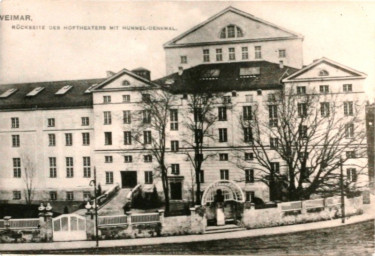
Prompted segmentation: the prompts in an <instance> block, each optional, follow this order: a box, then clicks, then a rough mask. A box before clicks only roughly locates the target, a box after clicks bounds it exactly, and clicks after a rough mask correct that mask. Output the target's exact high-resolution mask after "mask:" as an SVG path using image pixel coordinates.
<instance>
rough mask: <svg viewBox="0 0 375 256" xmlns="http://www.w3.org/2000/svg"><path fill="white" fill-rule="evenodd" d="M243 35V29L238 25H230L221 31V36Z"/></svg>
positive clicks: (233, 36)
mask: <svg viewBox="0 0 375 256" xmlns="http://www.w3.org/2000/svg"><path fill="white" fill-rule="evenodd" d="M235 37H243V33H242V29H241V28H239V27H237V26H236V25H228V26H226V27H225V28H223V29H222V30H221V32H220V38H235Z"/></svg>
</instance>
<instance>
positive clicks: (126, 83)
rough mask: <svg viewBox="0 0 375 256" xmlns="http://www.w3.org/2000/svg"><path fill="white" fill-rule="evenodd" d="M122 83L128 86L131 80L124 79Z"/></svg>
mask: <svg viewBox="0 0 375 256" xmlns="http://www.w3.org/2000/svg"><path fill="white" fill-rule="evenodd" d="M122 85H123V86H128V85H130V82H129V81H128V80H124V81H122Z"/></svg>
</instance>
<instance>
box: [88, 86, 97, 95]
mask: <svg viewBox="0 0 375 256" xmlns="http://www.w3.org/2000/svg"><path fill="white" fill-rule="evenodd" d="M96 85H97V84H93V85H91V86H90V87H89V88H87V89H86V91H85V93H91V91H92V89H94V88H95V86H96Z"/></svg>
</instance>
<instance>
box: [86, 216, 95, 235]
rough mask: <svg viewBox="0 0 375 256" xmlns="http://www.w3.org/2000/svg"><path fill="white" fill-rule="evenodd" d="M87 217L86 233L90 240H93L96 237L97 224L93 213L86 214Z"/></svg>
mask: <svg viewBox="0 0 375 256" xmlns="http://www.w3.org/2000/svg"><path fill="white" fill-rule="evenodd" d="M85 217H86V235H87V239H88V240H92V239H93V238H94V237H95V225H94V220H93V217H92V215H91V214H87V213H86V214H85Z"/></svg>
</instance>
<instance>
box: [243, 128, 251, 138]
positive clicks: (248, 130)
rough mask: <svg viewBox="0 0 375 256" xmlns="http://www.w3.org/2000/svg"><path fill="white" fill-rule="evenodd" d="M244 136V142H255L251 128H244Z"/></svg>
mask: <svg viewBox="0 0 375 256" xmlns="http://www.w3.org/2000/svg"><path fill="white" fill-rule="evenodd" d="M243 134H244V142H252V141H253V131H252V129H251V127H244V128H243Z"/></svg>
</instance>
